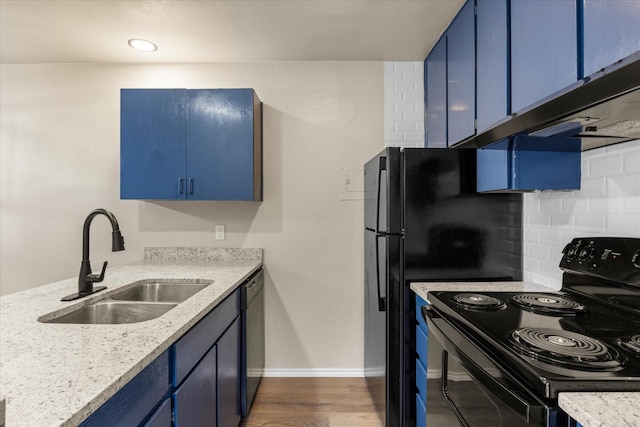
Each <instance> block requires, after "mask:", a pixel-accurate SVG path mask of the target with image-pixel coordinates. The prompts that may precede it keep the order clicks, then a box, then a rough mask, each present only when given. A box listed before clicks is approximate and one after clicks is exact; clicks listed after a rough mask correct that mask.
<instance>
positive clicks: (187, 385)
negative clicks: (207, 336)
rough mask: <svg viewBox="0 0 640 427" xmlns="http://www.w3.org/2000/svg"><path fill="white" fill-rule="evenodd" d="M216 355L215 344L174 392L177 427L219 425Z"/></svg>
mask: <svg viewBox="0 0 640 427" xmlns="http://www.w3.org/2000/svg"><path fill="white" fill-rule="evenodd" d="M216 357H217V355H216V346H213V347H211V349H209V351H208V352H207V353H206V354H205V356H204V357H203V358H202V360H201V361H200V363H198V364H197V365H196V367H195V368H194V369H193V371H192V372H191V374H189V376H188V377H187V378H186V379H185V380H184V382H183V383H182V385H181V386H180V387H178V389H177V390H176V391H175V393H174V394H173V407H174V418H175V426H176V427H200V426H202V427H204V426H215V425H216V419H217V415H218V413H217V408H216V397H217V396H216V375H217V372H216V371H217V363H216Z"/></svg>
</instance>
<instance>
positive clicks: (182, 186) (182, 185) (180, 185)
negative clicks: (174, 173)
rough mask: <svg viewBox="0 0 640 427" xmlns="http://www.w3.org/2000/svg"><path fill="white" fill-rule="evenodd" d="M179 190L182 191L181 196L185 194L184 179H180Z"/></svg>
mask: <svg viewBox="0 0 640 427" xmlns="http://www.w3.org/2000/svg"><path fill="white" fill-rule="evenodd" d="M178 188H179V190H180V194H184V179H182V178H178Z"/></svg>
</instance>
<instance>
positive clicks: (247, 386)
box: [240, 270, 265, 417]
mask: <svg viewBox="0 0 640 427" xmlns="http://www.w3.org/2000/svg"><path fill="white" fill-rule="evenodd" d="M240 298H241V300H240V301H241V307H242V311H241V314H240V315H241V316H242V342H243V343H244V345H243V346H242V386H241V409H242V416H243V417H244V416H246V415H247V414H248V413H249V410H250V409H251V404H252V403H253V399H254V398H255V395H256V392H257V390H258V385H259V384H260V380H261V379H262V373H263V371H264V353H265V352H264V273H263V272H262V270H258V271H257V272H256V273H255V274H254V275H253V276H251V277H250V278H249V279H247V280H246V281H245V282H244V283H243V284H242V288H241V293H240Z"/></svg>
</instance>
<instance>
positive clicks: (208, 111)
mask: <svg viewBox="0 0 640 427" xmlns="http://www.w3.org/2000/svg"><path fill="white" fill-rule="evenodd" d="M187 92H188V98H189V102H188V105H189V110H188V111H189V112H188V116H189V120H188V132H187V134H188V137H187V147H188V149H187V177H188V186H187V187H188V191H187V193H188V198H189V199H193V200H253V189H254V167H253V166H254V144H253V142H254V126H253V123H254V92H253V90H252V89H195V90H189V91H187Z"/></svg>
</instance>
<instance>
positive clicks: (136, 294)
mask: <svg viewBox="0 0 640 427" xmlns="http://www.w3.org/2000/svg"><path fill="white" fill-rule="evenodd" d="M211 283H213V282H212V281H210V280H197V279H184V280H173V279H169V280H167V279H153V280H142V281H139V282H136V283H134V284H132V285H130V286H129V287H128V288H127V289H125V290H123V291H121V292H117V291H115V293H114V294H113V295H110V296H109V297H108V298H107V299H105V300H102V301H98V302H95V303H93V304H89V305H86V306H83V307H80V308H78V309H76V310H74V311H72V312H70V313H67V314H64V315H62V316H55V315H52V314H53V313H51V314H48V315H45V316H42V317H41V318H40V319H38V320H39V321H40V322H43V323H75V324H122V323H137V322H144V321H145V320H151V319H155V318H157V317H160V316H162V315H163V314H165V313H166V312H167V311H169V310H171V309H172V308H174V307H175V306H177V305H178V304H179V303H181V302H183V301H185V300H186V299H188V298H190V297H192V296H193V295H195V294H197V293H198V292H200V291H201V290H203V289H204V288H206V287H207V286H209V285H210V284H211Z"/></svg>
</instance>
